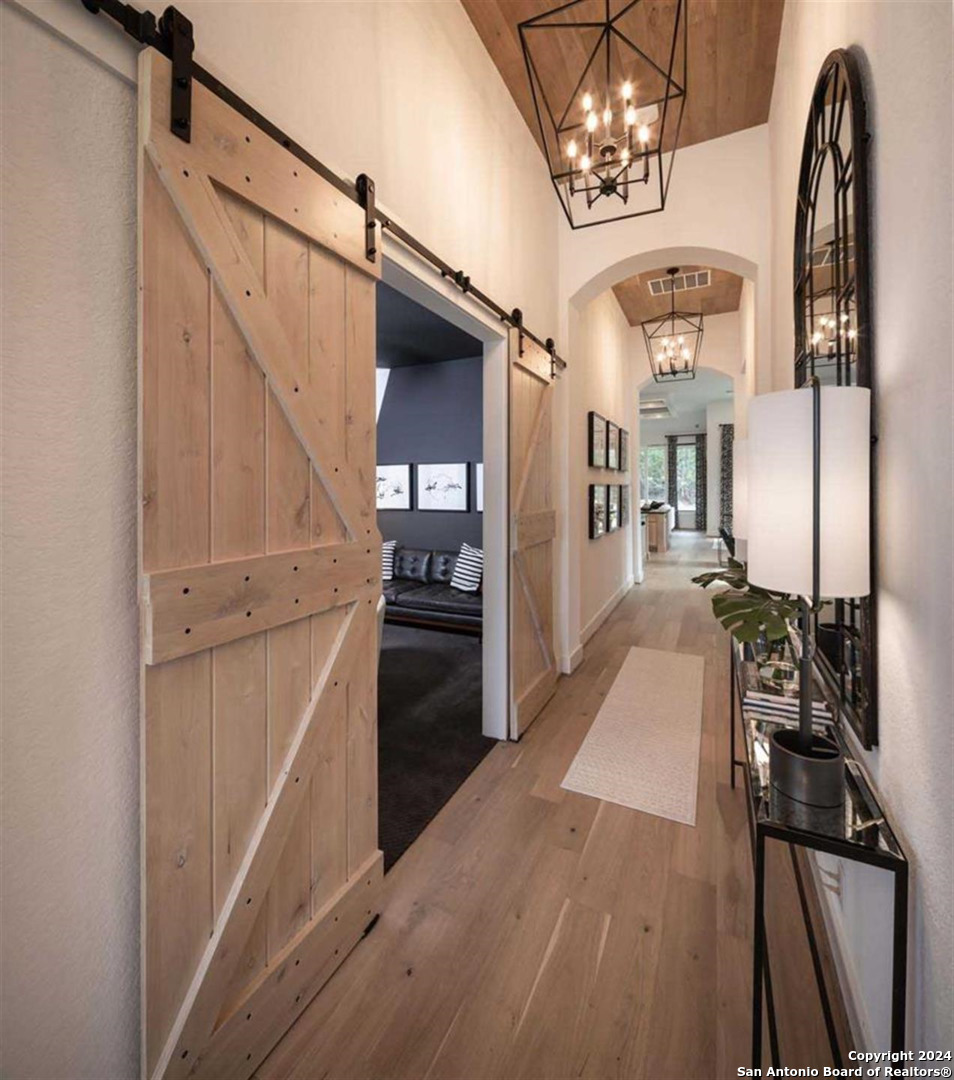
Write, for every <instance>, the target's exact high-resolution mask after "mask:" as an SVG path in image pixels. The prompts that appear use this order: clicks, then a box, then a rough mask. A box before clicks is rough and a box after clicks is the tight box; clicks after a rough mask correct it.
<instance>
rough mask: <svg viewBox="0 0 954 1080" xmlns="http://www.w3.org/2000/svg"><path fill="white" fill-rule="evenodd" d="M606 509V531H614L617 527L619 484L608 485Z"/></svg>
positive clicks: (618, 522)
mask: <svg viewBox="0 0 954 1080" xmlns="http://www.w3.org/2000/svg"><path fill="white" fill-rule="evenodd" d="M607 495H608V499H607V510H606V531H607V532H611V533H612V532H616V530H617V529H618V528H619V524H620V521H619V506H620V503H619V484H609V485H608V492H607Z"/></svg>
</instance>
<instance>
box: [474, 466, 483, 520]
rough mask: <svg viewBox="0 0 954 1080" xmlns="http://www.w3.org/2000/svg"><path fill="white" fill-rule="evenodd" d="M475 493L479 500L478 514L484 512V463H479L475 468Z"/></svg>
mask: <svg viewBox="0 0 954 1080" xmlns="http://www.w3.org/2000/svg"><path fill="white" fill-rule="evenodd" d="M474 492H475V495H476V500H477V513H478V514H482V513H483V512H484V463H483V462H482V461H478V462H477V464H476V465H475V466H474Z"/></svg>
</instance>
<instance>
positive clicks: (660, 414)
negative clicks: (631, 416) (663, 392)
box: [639, 398, 674, 420]
mask: <svg viewBox="0 0 954 1080" xmlns="http://www.w3.org/2000/svg"><path fill="white" fill-rule="evenodd" d="M639 415H640V417H641V418H642V419H643V420H668V419H669V418H670V417H671V416H673V415H674V413H673V411H672V409H670V408H669V402H668V401H667V400H666V399H665V398H640V399H639Z"/></svg>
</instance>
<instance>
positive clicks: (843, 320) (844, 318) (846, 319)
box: [841, 312, 848, 322]
mask: <svg viewBox="0 0 954 1080" xmlns="http://www.w3.org/2000/svg"><path fill="white" fill-rule="evenodd" d="M841 321H842V322H847V321H848V316H847V315H846V314H845V312H842V313H841Z"/></svg>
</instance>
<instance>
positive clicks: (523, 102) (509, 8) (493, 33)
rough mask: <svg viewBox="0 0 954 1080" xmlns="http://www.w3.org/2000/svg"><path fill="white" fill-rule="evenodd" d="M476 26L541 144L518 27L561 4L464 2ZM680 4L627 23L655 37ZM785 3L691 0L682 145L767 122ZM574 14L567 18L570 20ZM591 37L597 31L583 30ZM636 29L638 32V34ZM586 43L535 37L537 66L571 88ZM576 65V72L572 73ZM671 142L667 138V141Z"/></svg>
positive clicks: (651, 3)
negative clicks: (637, 23)
mask: <svg viewBox="0 0 954 1080" xmlns="http://www.w3.org/2000/svg"><path fill="white" fill-rule="evenodd" d="M461 2H462V3H463V5H464V9H465V10H466V12H467V14H468V16H469V17H470V20H471V22H472V23H473V24H474V26H475V28H476V30H477V33H478V34H479V35H480V37H481V40H482V41H483V43H484V46H485V47H486V49H487V51H488V52H489V53H490V55H491V57H492V59H493V61H494V63H495V64H496V65H497V69H498V71H499V72H500V74H501V75H502V76H503V80H504V82H505V83H506V84H507V88H508V89H509V90H510V93H511V95H512V96H513V99H514V101H515V102H516V103H517V107H518V108H519V109H520V112H521V113H522V114H523V118H524V120H526V122H527V124H528V125H529V127H530V130H531V131H532V132H533V137H534V138H535V139H536V140H537V143H538V144H539V145H542V144H541V143H540V130H539V127H538V126H537V120H536V115H535V113H534V108H533V100H532V97H531V94H530V85H529V83H528V81H527V72H526V67H525V65H524V59H523V52H522V50H521V48H520V36H519V33H518V31H517V24H518V23H520V22H522V21H523V20H524V19H529V18H533V17H534V16H537V15H541V14H542V13H544V12H546V11H551V10H552V9H553V8H555V7H556V6H557V0H461ZM674 3H675V0H639V4H638V7H635V8H634V9H633V11H632V14H631V15H627V18H633V19H638V20H639V25H642V26H643V27H644V32H645V33H646V34H647V35H650V36H652V35H653V34H654V33H655V34H656V36H658V30H657V28H658V27H659V26H660V25H671V21H672V17H671V13H670V10H669V9H671V8H672V7H673V5H674ZM783 6H784V0H689V2H688V5H687V10H688V15H689V41H688V50H689V57H688V59H689V63H688V68H689V72H688V84H687V100H686V112H685V116H684V118H683V123H682V131H681V134H680V138H679V145H680V147H685V146H692V145H693V144H694V143H700V142H705V141H706V140H707V139H717V138H719V137H720V136H722V135H729V134H731V133H732V132H733V131H741V130H743V129H744V128H748V127H754V126H756V125H758V124H764V123H765V122H766V121H767V120H768V114H769V105H770V104H771V99H772V83H773V82H774V79H775V58H776V54H777V53H778V41H779V34H780V31H781V25H782V9H783ZM572 15H573V12H572V11H570V12H568V13H567V18H569V17H571V16H572ZM587 32H588V33H590V34H593V33H595V31H593V30H590V31H580V32H579V34H584V33H587ZM634 32H635V31H634ZM637 43H638V42H637ZM585 51H586V42H585V41H583V40H580V41H574V40H572V39H570V33H569V32H566V33H564V32H557V33H553V34H550V35H547V34H538V35H537V37H536V39H535V44H534V62H535V63H536V65H537V69H538V71H539V73H540V76H541V78H542V79H543V81H544V82H549V83H550V84H551V85H559V86H568V87H569V90H568V91H567V95H569V92H570V91H572V88H573V86H574V84H575V82H576V78H577V77H578V73H579V70H580V69H581V66H580V65H578V64H576V60H577V58H578V54H579V55H582V56H585ZM571 68H575V70H574V71H573V73H572V74H571V73H570V69H571ZM667 141H668V140H667Z"/></svg>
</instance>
